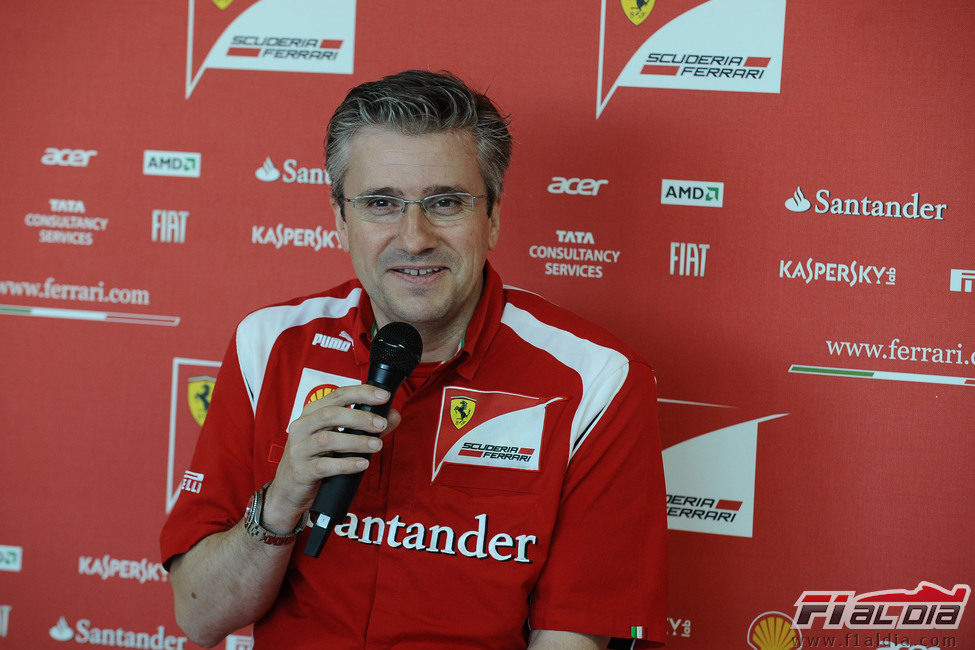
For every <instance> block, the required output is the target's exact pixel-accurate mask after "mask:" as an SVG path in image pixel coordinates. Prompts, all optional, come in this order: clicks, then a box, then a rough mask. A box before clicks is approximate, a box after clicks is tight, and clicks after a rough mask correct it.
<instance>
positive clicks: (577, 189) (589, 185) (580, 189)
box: [548, 176, 609, 196]
mask: <svg viewBox="0 0 975 650" xmlns="http://www.w3.org/2000/svg"><path fill="white" fill-rule="evenodd" d="M606 183H609V181H608V180H601V181H597V180H596V179H594V178H564V177H562V176H553V177H552V182H551V183H550V184H549V186H548V191H549V193H550V194H582V195H583V196H596V195H597V194H598V193H599V188H600V186H602V185H605V184H606Z"/></svg>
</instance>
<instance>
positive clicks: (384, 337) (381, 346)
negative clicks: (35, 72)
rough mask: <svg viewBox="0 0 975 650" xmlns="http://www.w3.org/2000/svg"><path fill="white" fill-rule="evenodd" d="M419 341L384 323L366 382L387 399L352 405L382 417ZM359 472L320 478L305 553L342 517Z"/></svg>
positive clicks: (411, 331)
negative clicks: (386, 394)
mask: <svg viewBox="0 0 975 650" xmlns="http://www.w3.org/2000/svg"><path fill="white" fill-rule="evenodd" d="M422 353H423V341H422V340H421V339H420V333H419V332H417V331H416V329H415V328H414V327H413V326H412V325H410V324H409V323H389V324H387V325H384V326H383V327H382V328H381V329H380V330H379V331H378V332H376V336H375V338H374V339H373V340H372V345H371V346H370V347H369V377H368V379H366V383H367V384H369V385H370V386H378V387H379V388H385V389H386V390H388V391H389V401H388V402H386V403H385V404H378V405H376V406H373V405H371V404H362V405H355V406H354V408H357V409H359V410H360V411H365V412H367V413H375V414H376V415H379V416H382V417H386V415H387V414H388V413H389V406H390V404H391V403H392V401H393V394H394V393H396V390H397V389H398V388H399V387H400V385H401V384H402V383H403V380H404V379H406V377H407V375H409V374H410V373H411V372H413V369H414V368H416V364H418V363H420V356H421V355H422ZM344 431H345V432H346V433H354V434H366V435H376V434H373V433H369V432H365V431H359V430H357V429H344ZM335 455H336V456H338V457H343V458H344V457H348V456H359V455H360V454H354V453H337V454H335ZM360 481H362V472H356V473H355V474H339V475H336V476H329V477H327V478H325V479H323V480H322V483H321V485H319V486H318V494H316V495H315V501H314V502H313V503H312V506H311V534H310V535H309V536H308V542H307V543H306V544H305V555H311V556H312V557H318V556H319V554H320V553H321V552H322V547H323V546H325V541H326V540H327V539H328V536H329V534H330V533H331V532H332V529H333V528H335V526H336V525H337V524H338V523H339V522H341V521H343V520H344V519H345V515H346V514H348V512H349V506H350V505H351V504H352V499H353V497H355V493H356V490H358V489H359V482H360Z"/></svg>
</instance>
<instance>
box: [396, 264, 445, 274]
mask: <svg viewBox="0 0 975 650" xmlns="http://www.w3.org/2000/svg"><path fill="white" fill-rule="evenodd" d="M440 268H441V267H439V266H438V267H436V268H432V269H400V272H401V273H406V274H407V275H429V274H430V273H434V272H435V271H439V270H440Z"/></svg>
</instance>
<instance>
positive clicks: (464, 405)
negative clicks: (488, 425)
mask: <svg viewBox="0 0 975 650" xmlns="http://www.w3.org/2000/svg"><path fill="white" fill-rule="evenodd" d="M475 406H477V402H476V401H475V400H473V399H471V398H470V397H454V398H452V399H451V400H450V421H451V422H453V423H454V426H455V427H457V428H458V429H462V428H464V425H465V424H467V423H468V422H470V421H471V418H472V417H474V408H475Z"/></svg>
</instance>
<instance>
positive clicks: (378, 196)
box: [343, 192, 487, 224]
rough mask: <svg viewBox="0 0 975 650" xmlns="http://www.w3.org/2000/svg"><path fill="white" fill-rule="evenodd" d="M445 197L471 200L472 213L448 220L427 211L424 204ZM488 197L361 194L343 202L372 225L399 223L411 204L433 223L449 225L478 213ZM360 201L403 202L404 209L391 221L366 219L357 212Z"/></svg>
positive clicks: (468, 195) (452, 194) (368, 217)
mask: <svg viewBox="0 0 975 650" xmlns="http://www.w3.org/2000/svg"><path fill="white" fill-rule="evenodd" d="M443 196H463V197H467V198H469V199H470V200H471V211H470V213H468V214H464V213H461V214H459V215H458V216H456V217H446V218H445V217H442V216H439V215H434V214H430V211H429V210H427V207H426V205H424V204H425V203H426V202H427V201H429V200H430V199H437V198H440V197H443ZM486 197H487V194H471V193H470V192H439V193H437V194H431V195H430V196H425V197H423V198H422V199H404V198H403V197H401V196H390V195H389V194H359V195H358V196H353V197H352V198H351V199H349V198H343V200H344V201H347V202H348V203H349V204H350V205H351V206H352V212H353V214H355V215H356V216H357V217H358V218H360V219H362V220H363V221H368V222H370V223H395V222H397V221H399V220H400V219H401V218H402V217H403V215H404V214H406V208H407V207H408V206H409V205H410V204H411V203H416V204H417V205H418V206H420V209H421V210H423V214H425V215H426V216H427V218H428V219H429V220H430V221H431V222H433V223H438V224H449V223H455V222H458V221H461V220H463V219H466V218H467V217H469V216H471V215H472V214H474V212H476V211H477V200H478V199H483V198H486ZM359 199H388V200H391V201H399V202H402V204H403V207H402V209H401V210H400V211H399V214H398V215H396V213H395V212H391V213H390V214H389V216H390V217H392V218H391V219H389V221H385V220H384V219H383V218H379V219H376V218H372V217H371V216H365V217H364V216H362V213H361V212H359V211H358V210H356V207H355V201H358V200H359Z"/></svg>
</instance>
